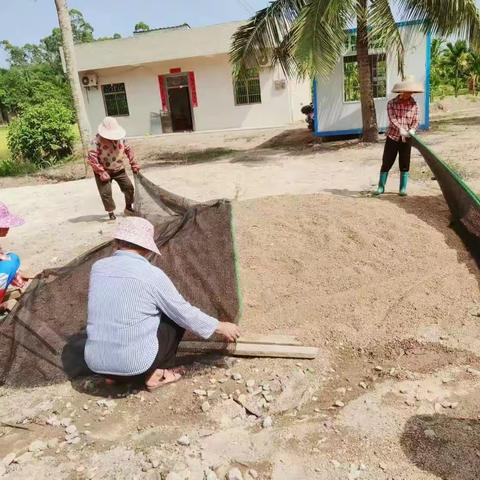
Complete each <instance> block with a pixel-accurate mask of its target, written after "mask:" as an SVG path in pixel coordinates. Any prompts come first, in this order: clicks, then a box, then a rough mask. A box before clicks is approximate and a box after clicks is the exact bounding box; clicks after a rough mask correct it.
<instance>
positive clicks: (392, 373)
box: [388, 368, 395, 376]
mask: <svg viewBox="0 0 480 480" xmlns="http://www.w3.org/2000/svg"><path fill="white" fill-rule="evenodd" d="M388 373H389V374H390V375H392V376H393V375H395V369H394V368H391V369H390V372H388Z"/></svg>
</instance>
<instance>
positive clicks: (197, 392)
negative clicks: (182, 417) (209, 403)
mask: <svg viewBox="0 0 480 480" xmlns="http://www.w3.org/2000/svg"><path fill="white" fill-rule="evenodd" d="M193 393H194V394H195V395H198V396H199V397H206V396H207V391H206V390H202V389H197V390H194V391H193Z"/></svg>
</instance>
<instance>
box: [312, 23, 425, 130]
mask: <svg viewBox="0 0 480 480" xmlns="http://www.w3.org/2000/svg"><path fill="white" fill-rule="evenodd" d="M401 31H402V36H403V38H404V39H405V44H406V45H405V46H406V54H405V73H406V74H407V75H415V77H416V79H417V80H418V81H420V82H421V83H422V85H425V81H426V76H427V69H426V60H427V37H426V36H425V35H424V34H422V33H420V32H416V31H414V30H413V29H412V27H410V26H408V27H402V28H401ZM398 81H400V75H399V73H398V68H397V60H396V56H395V55H393V54H389V55H387V98H386V99H377V100H375V107H376V111H377V121H378V126H379V129H381V130H384V129H385V128H386V127H387V126H388V118H387V102H388V101H389V100H390V99H392V98H393V97H394V96H395V94H393V93H391V91H392V88H393V85H394V84H395V83H396V82H398ZM415 98H416V100H417V103H418V106H419V109H420V123H421V124H422V125H425V123H426V120H427V118H426V108H425V103H426V102H425V100H426V97H425V94H418V95H415ZM317 109H318V124H317V125H316V131H317V134H318V135H320V136H321V135H322V133H325V134H327V135H328V134H330V135H331V134H335V133H338V134H341V133H353V132H352V130H361V128H362V112H361V107H360V102H344V94H343V59H342V61H340V62H339V64H338V65H337V67H336V69H335V71H334V72H333V74H332V76H331V77H330V78H329V79H327V80H325V79H322V78H319V79H317Z"/></svg>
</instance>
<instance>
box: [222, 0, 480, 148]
mask: <svg viewBox="0 0 480 480" xmlns="http://www.w3.org/2000/svg"><path fill="white" fill-rule="evenodd" d="M394 10H396V11H398V12H399V14H400V17H401V18H404V19H417V20H420V21H421V23H419V24H418V25H417V26H416V28H417V29H418V30H421V31H423V32H427V31H430V32H432V33H433V34H434V35H439V36H449V35H453V34H458V35H461V36H466V37H467V38H468V39H469V41H471V42H472V45H474V46H475V47H478V46H480V15H479V11H478V8H477V6H476V4H475V0H461V1H458V0H391V1H389V0H372V1H368V0H274V1H272V2H271V3H270V5H269V6H268V7H266V8H264V9H262V10H260V11H258V12H257V13H256V14H255V15H254V16H253V17H252V18H251V19H250V20H249V21H248V22H247V23H246V24H245V25H243V26H242V27H240V28H239V29H238V31H237V32H236V33H235V34H234V37H233V43H232V48H231V53H230V59H231V62H232V63H233V65H234V71H235V75H236V76H241V75H242V74H243V73H244V72H245V71H246V70H247V69H249V68H253V67H261V66H262V65H264V64H265V60H267V61H269V62H271V63H272V64H273V65H275V64H279V65H281V67H282V68H283V70H284V71H285V73H286V74H287V75H289V76H293V75H300V76H307V75H321V76H324V77H328V76H329V75H330V74H331V73H332V71H333V69H334V68H335V66H336V65H337V63H338V61H339V59H340V58H341V56H342V54H343V53H344V51H345V44H346V41H347V32H346V30H347V28H348V26H349V25H351V23H352V22H353V21H355V20H356V24H357V36H356V51H357V63H358V72H359V83H360V101H361V109H362V121H363V140H364V141H366V142H375V141H377V140H378V125H377V118H376V111H375V103H374V99H373V89H372V82H371V71H370V62H369V47H370V45H371V43H372V41H375V42H378V41H381V42H382V43H383V44H384V45H385V48H386V49H387V50H388V51H389V52H392V53H393V52H394V53H396V54H397V56H398V60H399V62H398V67H399V71H400V72H401V73H402V74H403V64H404V45H403V41H402V38H401V35H400V32H399V29H398V27H397V25H396V23H395V18H394V15H393V11H394Z"/></svg>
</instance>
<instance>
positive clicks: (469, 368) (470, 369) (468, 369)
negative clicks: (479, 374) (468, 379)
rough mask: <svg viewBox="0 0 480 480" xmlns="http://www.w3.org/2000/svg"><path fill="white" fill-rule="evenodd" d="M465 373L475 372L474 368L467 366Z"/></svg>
mask: <svg viewBox="0 0 480 480" xmlns="http://www.w3.org/2000/svg"><path fill="white" fill-rule="evenodd" d="M467 373H475V369H474V368H472V367H467Z"/></svg>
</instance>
